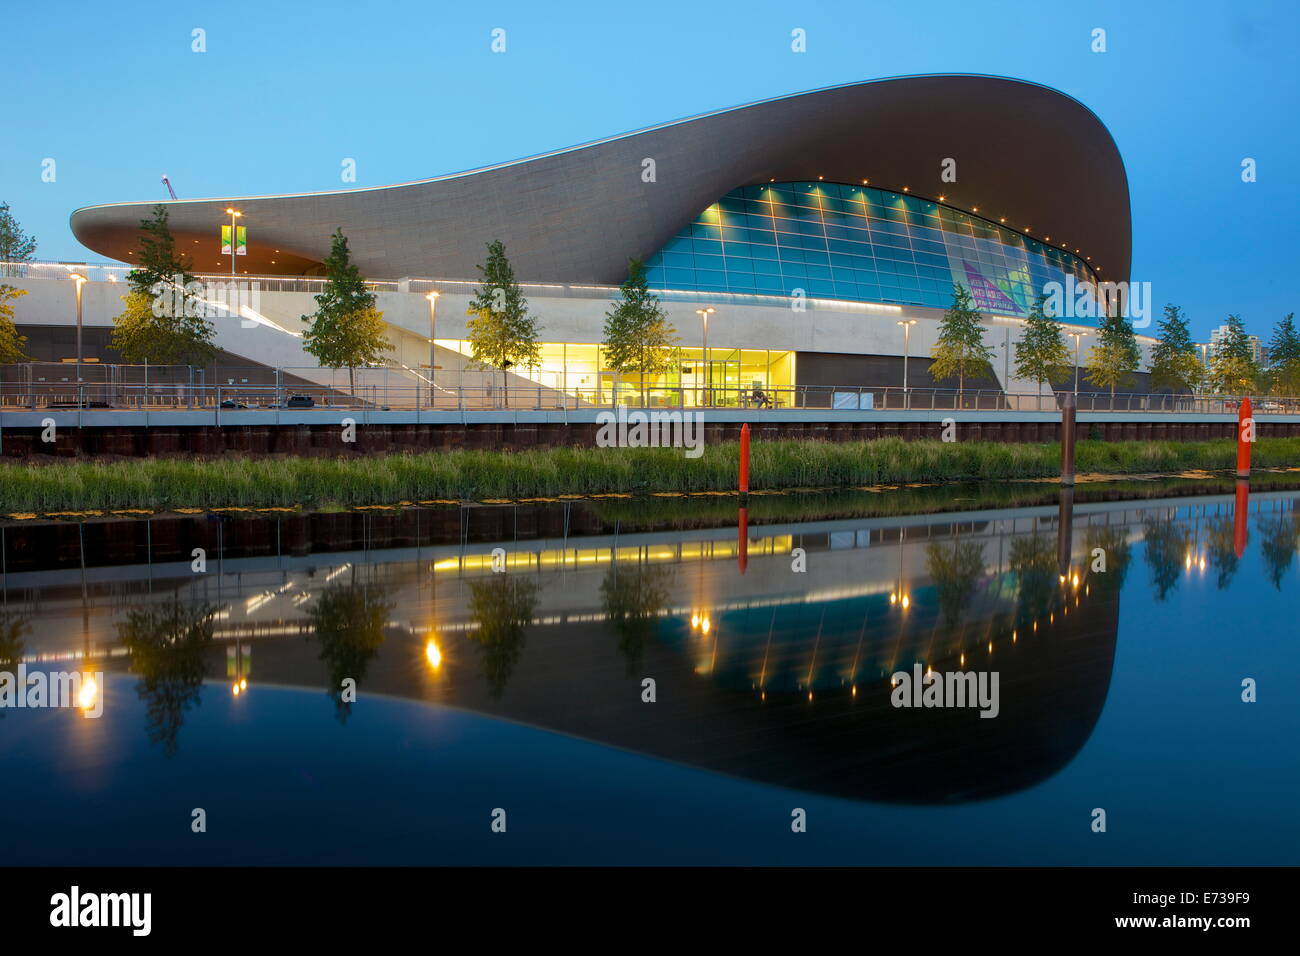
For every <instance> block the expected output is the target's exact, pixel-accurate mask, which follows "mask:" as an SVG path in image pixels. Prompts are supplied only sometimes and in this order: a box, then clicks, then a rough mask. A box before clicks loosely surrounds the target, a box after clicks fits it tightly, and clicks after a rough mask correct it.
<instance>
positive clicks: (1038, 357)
mask: <svg viewBox="0 0 1300 956" xmlns="http://www.w3.org/2000/svg"><path fill="white" fill-rule="evenodd" d="M1046 301H1047V296H1045V295H1040V296H1039V297H1038V299H1037V301H1036V302H1034V307H1033V308H1032V309H1031V310H1030V312H1029V315H1028V316H1027V317H1026V318H1025V333H1024V335H1022V336H1021V337H1020V341H1018V342H1017V343H1016V375H1017V376H1018V377H1019V378H1027V379H1029V380H1030V381H1031V382H1036V383H1037V384H1038V391H1039V392H1042V390H1043V383H1044V382H1050V381H1052V380H1053V379H1060V378H1063V377H1065V374H1066V373H1067V372H1068V371H1069V370H1070V353H1069V350H1067V349H1066V347H1065V337H1064V336H1063V335H1062V334H1061V323H1060V322H1059V321H1058V320H1057V319H1056V317H1055V316H1050V315H1048V314H1047V313H1046V312H1045V311H1044V309H1043V303H1045V302H1046Z"/></svg>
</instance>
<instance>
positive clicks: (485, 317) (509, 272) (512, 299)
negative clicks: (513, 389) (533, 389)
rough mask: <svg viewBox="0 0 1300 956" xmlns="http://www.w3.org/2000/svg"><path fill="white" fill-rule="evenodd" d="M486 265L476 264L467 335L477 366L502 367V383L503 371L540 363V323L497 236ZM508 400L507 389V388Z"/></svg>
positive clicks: (503, 381) (491, 244)
mask: <svg viewBox="0 0 1300 956" xmlns="http://www.w3.org/2000/svg"><path fill="white" fill-rule="evenodd" d="M487 251H488V257H487V264H486V265H482V264H481V265H479V267H478V270H479V272H481V273H482V274H483V278H482V281H481V283H480V286H479V288H477V289H475V290H474V298H472V299H471V300H470V303H469V308H468V309H467V310H466V313H465V314H466V315H468V316H470V320H469V322H467V323H466V330H467V333H468V335H469V346H470V359H471V361H472V362H473V363H474V364H475V365H477V366H479V367H480V368H493V369H499V370H500V371H501V384H502V386H503V387H504V386H505V384H506V372H507V370H509V369H511V368H515V367H517V366H520V365H522V366H524V367H525V368H536V367H537V366H538V365H541V364H542V353H541V346H540V343H539V342H538V337H537V336H538V330H539V326H538V323H537V320H536V319H535V318H534V317H533V316H532V315H531V314H530V313H529V311H528V302H527V300H526V299H525V298H524V293H523V291H522V290H521V289H520V288H519V283H518V282H516V281H515V270H514V267H513V266H512V265H511V264H510V260H509V259H507V258H506V247H505V245H504V244H503V243H502V242H501V240H500V239H495V240H493V241H492V242H490V243H488V247H487ZM506 402H507V404H509V392H508V391H507V392H506Z"/></svg>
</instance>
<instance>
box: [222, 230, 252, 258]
mask: <svg viewBox="0 0 1300 956" xmlns="http://www.w3.org/2000/svg"><path fill="white" fill-rule="evenodd" d="M235 239H236V242H237V248H236V250H235V255H237V256H246V255H248V227H247V226H240V227H239V228H238V231H237V232H236V234H235ZM221 254H222V255H223V256H228V255H230V227H229V226H222V227H221Z"/></svg>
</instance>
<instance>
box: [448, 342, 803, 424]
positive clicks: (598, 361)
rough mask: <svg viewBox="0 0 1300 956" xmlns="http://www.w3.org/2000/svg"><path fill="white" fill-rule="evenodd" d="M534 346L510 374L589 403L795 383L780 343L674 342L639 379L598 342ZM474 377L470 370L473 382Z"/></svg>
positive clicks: (460, 347) (680, 401)
mask: <svg viewBox="0 0 1300 956" xmlns="http://www.w3.org/2000/svg"><path fill="white" fill-rule="evenodd" d="M436 344H437V345H439V346H440V347H442V348H445V349H450V350H451V351H453V352H459V353H460V354H461V355H463V356H465V357H466V358H468V357H469V356H470V355H471V354H472V351H473V350H472V349H471V347H470V344H469V342H468V341H466V340H465V339H437V340H436ZM540 352H541V364H540V365H539V366H538V367H537V368H534V369H528V368H517V369H512V370H511V374H512V375H514V376H516V377H517V378H522V379H528V380H529V381H533V382H536V383H537V384H538V385H541V386H543V387H544V388H548V389H552V390H554V391H557V392H564V393H565V394H567V395H571V396H573V397H574V398H576V399H578V400H579V401H583V402H591V403H593V404H603V405H608V404H610V403H612V402H613V401H614V400H615V396H617V397H618V400H619V401H623V402H628V403H630V404H645V405H648V406H666V407H678V406H685V407H688V408H689V407H693V406H695V405H698V404H701V403H702V402H707V403H708V404H709V405H711V406H715V407H716V406H728V405H736V404H739V403H740V402H741V401H743V398H742V396H743V395H744V394H745V393H751V394H752V392H753V390H754V389H760V390H763V389H768V388H773V387H775V388H778V389H787V388H789V387H790V386H792V385H794V383H795V353H794V352H791V351H788V350H785V349H737V348H730V347H727V346H725V345H718V346H716V347H715V346H712V345H710V346H709V351H708V356H707V361H706V356H705V353H704V349H703V348H701V347H691V346H678V347H675V348H674V349H673V350H672V354H671V359H670V362H669V368H668V371H666V372H664V373H662V374H659V375H648V376H646V378H645V381H644V382H642V380H641V377H640V376H639V375H635V374H633V375H628V376H619V375H618V374H617V373H615V372H614V371H613V370H612V369H610V368H609V366H608V364H607V363H606V361H605V358H606V357H605V350H604V349H603V348H601V347H600V346H599V345H593V344H589V343H576V342H546V343H542V345H541V348H540ZM424 367H425V368H427V367H428V366H427V365H426V366H424ZM438 376H439V381H441V382H442V383H443V384H444V385H456V384H460V383H461V378H460V376H459V375H458V374H457V373H455V372H450V373H449V372H445V371H444V372H439V373H438ZM478 381H479V378H478V377H477V373H475V377H474V378H473V382H474V383H477V382H478ZM642 386H644V394H643V393H642ZM777 400H778V401H784V400H785V399H784V398H778V399H777Z"/></svg>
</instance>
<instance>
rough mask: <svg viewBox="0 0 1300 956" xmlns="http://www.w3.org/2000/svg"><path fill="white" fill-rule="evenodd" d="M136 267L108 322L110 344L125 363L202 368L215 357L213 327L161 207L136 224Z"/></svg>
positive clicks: (164, 211)
mask: <svg viewBox="0 0 1300 956" xmlns="http://www.w3.org/2000/svg"><path fill="white" fill-rule="evenodd" d="M140 230H141V233H142V235H141V236H140V245H139V246H138V248H137V252H136V267H135V268H134V269H132V270H131V271H130V272H128V273H127V276H126V279H127V282H129V283H130V290H129V291H128V292H127V294H126V295H124V296H122V302H123V303H124V305H125V308H124V309H123V310H122V313H121V315H118V316H116V317H115V318H114V319H113V333H112V338H111V340H110V344H111V345H112V347H113V348H114V349H116V350H117V351H118V352H120V353H121V354H122V357H123V358H125V359H126V360H127V361H128V362H153V363H155V364H158V365H206V364H207V363H208V362H209V361H210V360H211V359H212V357H213V356H214V355H216V353H217V347H216V346H215V345H213V344H212V336H213V335H214V334H215V332H216V329H215V328H214V327H213V325H212V323H211V322H209V321H208V320H207V319H206V318H205V317H204V316H205V312H206V306H205V305H204V304H203V302H202V301H201V300H200V298H199V297H198V295H197V294H195V292H194V276H193V274H192V273H191V271H190V270H192V269H193V268H194V266H193V264H192V263H191V262H190V259H189V257H188V256H183V255H181V254H180V253H179V252H178V251H177V249H176V240H175V239H174V238H173V237H172V233H171V229H170V228H169V227H168V225H167V209H166V207H165V206H163V205H162V204H159V205H156V206H154V210H153V218H152V219H143V220H141V221H140Z"/></svg>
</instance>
